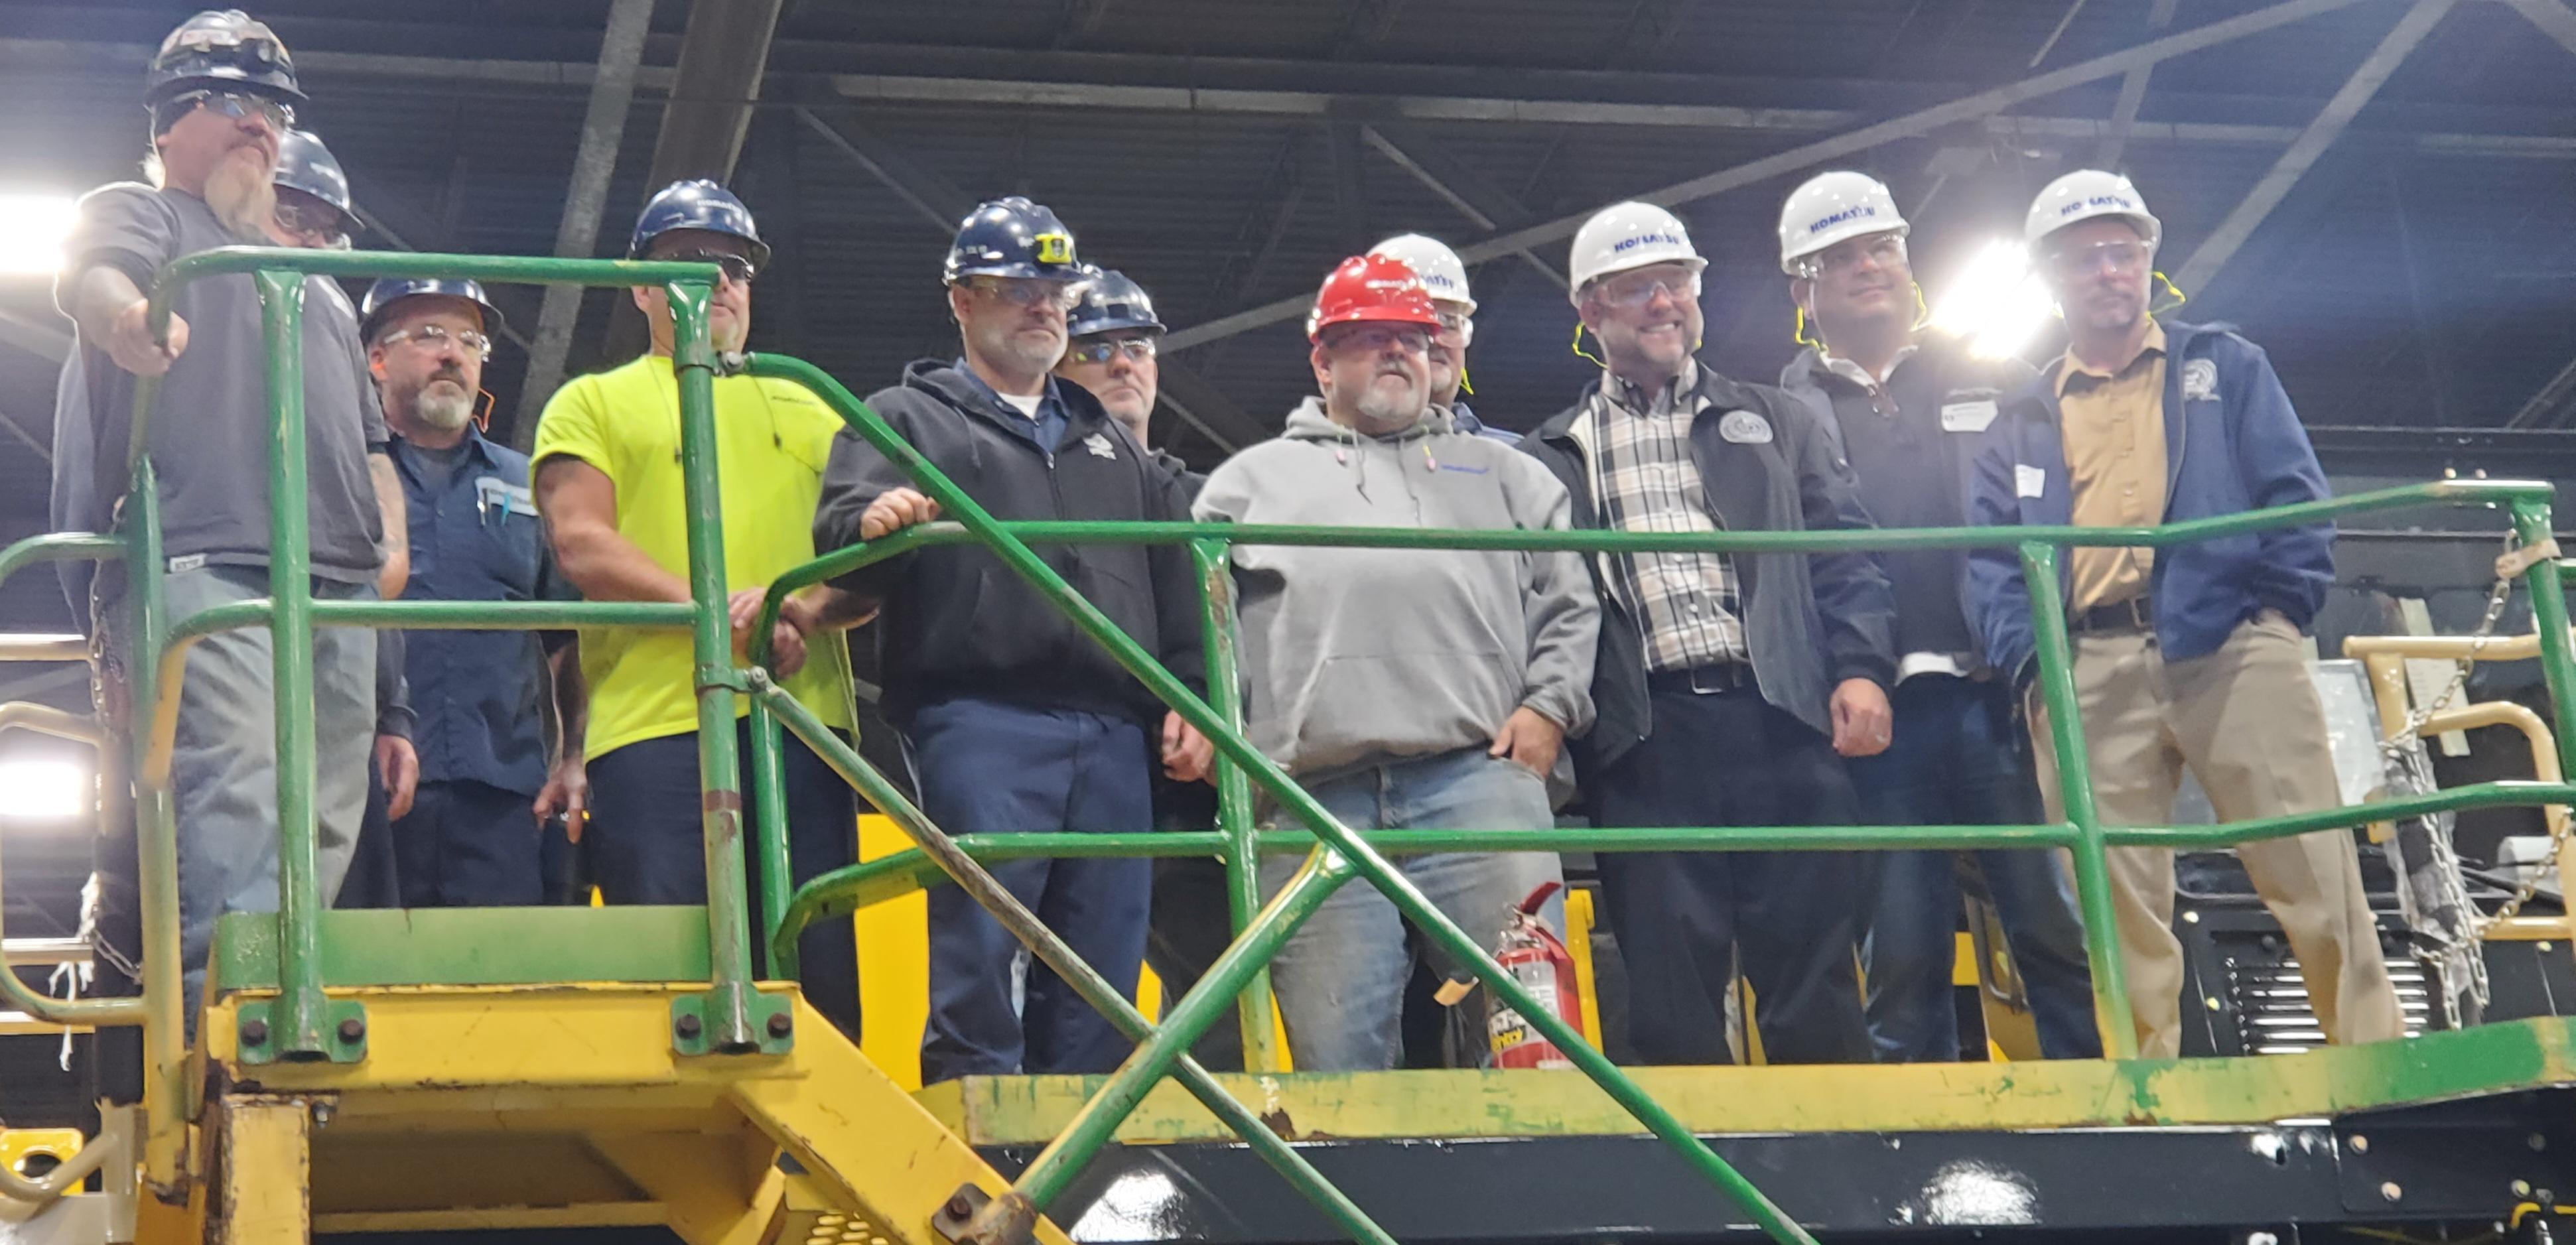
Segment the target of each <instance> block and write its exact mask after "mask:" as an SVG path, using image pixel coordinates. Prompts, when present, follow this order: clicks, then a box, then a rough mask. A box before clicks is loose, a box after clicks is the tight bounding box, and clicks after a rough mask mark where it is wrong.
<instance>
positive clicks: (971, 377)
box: [957, 359, 1073, 454]
mask: <svg viewBox="0 0 2576 1245" xmlns="http://www.w3.org/2000/svg"><path fill="white" fill-rule="evenodd" d="M957 374H958V375H960V376H963V377H965V378H966V383H968V384H970V385H973V386H975V388H976V390H977V391H978V392H980V393H982V394H983V395H984V399H985V400H986V401H988V402H991V403H992V404H993V409H994V410H996V411H998V412H1000V413H1002V414H1003V415H1005V416H1008V417H1009V424H1010V426H1011V427H1013V428H1016V429H1018V430H1020V431H1021V432H1023V433H1025V434H1027V436H1028V438H1029V440H1031V441H1034V442H1036V443H1037V447H1038V449H1039V450H1040V451H1041V452H1043V453H1047V454H1053V453H1055V443H1056V442H1058V441H1061V440H1063V439H1064V429H1065V425H1067V424H1069V423H1071V422H1073V418H1072V416H1070V415H1067V414H1066V413H1065V410H1064V399H1063V398H1062V397H1061V396H1059V395H1058V394H1057V393H1056V391H1055V376H1054V375H1053V374H1049V375H1048V376H1047V378H1046V395H1045V396H1044V397H1041V398H1039V399H1038V413H1037V414H1036V416H1034V417H1031V416H1028V415H1022V414H1020V408H1018V407H1016V406H1013V405H1011V404H1010V403H1009V402H1007V401H1005V400H1004V399H1003V397H1002V393H1001V391H1000V390H998V389H995V388H993V387H992V386H991V385H988V384H986V383H984V378H983V377H981V376H977V375H976V374H975V369H973V368H971V367H968V366H966V361H965V360H964V359H959V360H958V361H957Z"/></svg>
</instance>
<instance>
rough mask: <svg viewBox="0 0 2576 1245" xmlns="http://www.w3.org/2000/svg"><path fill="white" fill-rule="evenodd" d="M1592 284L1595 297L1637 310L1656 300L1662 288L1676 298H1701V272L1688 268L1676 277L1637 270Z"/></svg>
mask: <svg viewBox="0 0 2576 1245" xmlns="http://www.w3.org/2000/svg"><path fill="white" fill-rule="evenodd" d="M1592 288H1593V289H1594V290H1595V291H1597V293H1596V294H1595V297H1597V298H1599V299H1600V300H1601V301H1602V302H1605V303H1608V304H1609V305H1611V306H1613V307H1622V308H1627V309H1630V310H1634V309H1635V308H1638V307H1643V306H1645V305H1646V304H1648V303H1651V302H1653V301H1655V293H1656V291H1659V290H1660V291H1662V292H1663V293H1665V294H1669V295H1671V296H1672V297H1674V298H1677V299H1696V298H1698V297H1699V274H1698V273H1696V272H1686V273H1683V274H1682V275H1681V276H1680V277H1679V278H1675V277H1673V276H1672V275H1670V274H1668V273H1660V272H1651V271H1649V272H1636V273H1629V274H1627V275H1624V276H1617V277H1611V278H1609V279H1608V280H1605V281H1602V282H1601V283H1599V284H1598V285H1595V286H1593V287H1592Z"/></svg>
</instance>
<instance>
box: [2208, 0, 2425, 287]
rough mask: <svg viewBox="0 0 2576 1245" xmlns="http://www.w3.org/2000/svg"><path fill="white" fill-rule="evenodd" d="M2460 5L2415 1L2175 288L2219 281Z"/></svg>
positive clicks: (2222, 225)
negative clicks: (2248, 242)
mask: <svg viewBox="0 0 2576 1245" xmlns="http://www.w3.org/2000/svg"><path fill="white" fill-rule="evenodd" d="M2457 2H2458V0H2415V3H2414V4H2413V5H2412V6H2410V7H2409V8H2408V9H2407V10H2406V12H2405V13H2404V14H2403V15H2401V16H2399V17H2398V19H2397V24H2396V25H2395V26H2393V27H2390V28H2389V31H2388V34H2387V35H2386V37H2384V38H2382V39H2381V40H2380V41H2379V46H2378V47H2376V48H2373V49H2372V50H2371V53H2370V55H2369V56H2367V57H2365V58H2363V60H2362V62H2361V65H2360V66H2359V67H2358V68H2356V69H2354V70H2353V71H2352V76H2351V77H2349V78H2346V79H2345V80H2344V84H2343V85H2342V86H2341V87H2339V88H2337V89H2336V90H2335V93H2334V95H2333V97H2332V98H2330V99H2328V100H2327V101H2326V106H2325V107H2324V108H2322V109H2319V110H2318V112H2317V119H2316V120H2314V121H2311V122H2309V123H2308V128H2307V129H2306V130H2305V131H2304V132H2302V133H2301V134H2300V135H2299V137H2298V140H2297V141H2296V142H2293V143H2291V144H2290V148H2289V150H2287V151H2284V152H2282V153H2281V158H2280V159H2278V160H2275V161H2273V162H2272V167H2271V168H2270V169H2269V170H2267V171H2266V172H2265V173H2264V174H2263V176H2262V177H2261V178H2260V179H2259V180H2257V181H2256V182H2255V183H2254V188H2253V189H2252V190H2249V191H2247V192H2246V193H2245V198H2244V199H2243V200H2242V201H2241V202H2239V203H2238V204H2237V205H2236V207H2235V208H2234V210H2232V211H2230V212H2228V214H2227V217H2226V219H2224V220H2221V221H2220V222H2218V227H2217V228H2216V229H2213V230H2211V231H2210V233H2209V236H2208V237H2206V238H2204V239H2202V240H2201V243H2200V246H2199V247H2198V249H2195V250H2194V251H2192V253H2191V258H2189V259H2187V260H2184V261H2183V265H2182V267H2181V268H2180V269H2179V270H2177V271H2176V272H2175V273H2174V283H2175V284H2177V285H2179V286H2181V287H2182V288H2183V289H2185V290H2196V289H2200V288H2201V287H2203V286H2205V285H2207V284H2208V283H2209V279H2210V278H2211V277H2212V276H2215V275H2217V273H2218V270H2219V269H2221V268H2224V267H2226V266H2227V261H2228V259H2229V258H2231V257H2233V256H2234V255H2235V254H2236V249H2237V248H2238V247H2241V246H2243V245H2245V240H2246V239H2247V238H2250V237H2253V236H2254V231H2255V229H2257V228H2258V227H2260V226H2261V225H2262V223H2263V218H2264V217H2266V216H2269V215H2271V214H2272V209H2273V208H2276V207H2279V206H2280V205H2281V200H2283V199H2286V198H2288V197H2289V195H2290V190H2291V189H2292V188H2293V187H2295V186H2297V185H2298V184H2299V179H2300V178H2302V177H2305V176H2307V172H2308V170H2309V169H2310V168H2311V167H2313V166H2314V165H2315V164H2316V162H2317V157H2319V156H2322V155H2324V154H2325V151H2326V148H2328V147H2330V146H2333V145H2334V141H2335V139H2337V138H2340V137H2342V135H2343V131H2344V127H2345V126H2348V125H2350V124H2352V119H2353V118H2354V117H2356V116H2358V115H2360V113H2361V109H2362V106H2363V105H2365V104H2368V103H2369V102H2370V97H2371V96H2374V95H2377V94H2378V93H2379V88H2380V87H2382V86H2384V85H2386V84H2387V82H2388V79H2389V76H2390V75H2392V74H2394V73H2396V72H2397V67H2398V66H2400V65H2402V64H2405V63H2406V57H2407V56H2408V55H2409V54H2410V53H2412V52H2414V50H2415V49H2416V48H2417V47H2418V46H2420V45H2421V44H2422V43H2423V42H2424V39H2425V36H2427V35H2430V34H2432V33H2433V28H2434V27H2435V26H2438V25H2440V24H2441V22H2442V19H2443V18H2444V17H2445V16H2447V15H2448V14H2449V13H2450V11H2451V6H2452V5H2454V4H2456V3H2457Z"/></svg>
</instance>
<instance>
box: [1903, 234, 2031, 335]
mask: <svg viewBox="0 0 2576 1245" xmlns="http://www.w3.org/2000/svg"><path fill="white" fill-rule="evenodd" d="M2056 309H2057V303H2056V300H2055V299H2053V298H2051V297H2050V296H2049V293H2048V287H2047V286H2046V285H2045V284H2043V283H2041V281H2040V279H2039V274H2038V273H2036V272H2033V271H2031V268H2030V256H2029V254H2028V252H2026V251H2024V250H2023V249H2022V246H2021V244H2020V243H2017V242H2010V241H2006V240H2004V239H2001V238H1997V239H1995V240H1994V241H1992V242H1989V243H1987V244H1986V245H1985V246H1983V247H1981V248H1979V249H1978V251H1977V253H1976V254H1974V255H1972V256H1970V257H1969V258H1968V262H1967V263H1966V264H1964V265H1962V266H1961V267H1960V268H1959V270H1958V272H1956V273H1954V274H1952V276H1951V278H1950V280H1949V281H1948V282H1946V283H1945V284H1944V285H1943V286H1942V289H1941V298H1940V301H1939V302H1937V303H1935V304H1934V305H1933V308H1932V327H1933V328H1934V329H1936V330H1938V331H1940V332H1942V333H1946V334H1949V335H1950V336H1953V337H1957V338H1961V339H1963V340H1965V341H1966V342H1967V344H1968V353H1970V354H1972V355H1975V356H1977V357H1978V358H1982V359H2000V358H2002V357H2004V356H2006V355H2013V354H2019V353H2021V350H2022V348H2023V347H2025V346H2028V345H2029V344H2030V342H2031V339H2032V338H2034V337H2037V336H2038V335H2039V330H2040V329H2041V327H2042V326H2044V325H2046V324H2047V323H2048V318H2049V316H2051V315H2052V314H2054V313H2055V312H2056Z"/></svg>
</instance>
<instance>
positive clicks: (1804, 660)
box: [1521, 364, 1896, 784]
mask: <svg viewBox="0 0 2576 1245" xmlns="http://www.w3.org/2000/svg"><path fill="white" fill-rule="evenodd" d="M1600 384H1601V382H1600V381H1598V380H1595V381H1593V382H1592V384H1590V385H1588V386H1586V387H1585V388H1584V391H1583V396H1582V397H1580V398H1578V399H1576V400H1575V403H1574V405H1573V406H1572V407H1569V408H1567V409H1566V410H1564V411H1561V412H1559V413H1557V415H1556V416H1555V417H1554V418H1552V419H1549V420H1548V421H1547V422H1546V423H1544V424H1541V425H1539V427H1538V431H1536V432H1533V433H1531V434H1530V435H1529V436H1528V437H1527V438H1524V439H1523V440H1522V441H1521V450H1522V452H1523V453H1526V454H1529V455H1530V456H1532V457H1534V458H1536V459H1538V460H1539V461H1540V462H1542V463H1545V464H1547V468H1548V470H1550V471H1552V472H1554V473H1556V478H1557V480H1558V481H1560V482H1561V483H1563V484H1564V485H1565V491H1566V492H1567V493H1568V494H1570V495H1571V496H1572V497H1573V499H1574V526H1575V527H1577V528H1599V527H1602V526H1604V524H1603V523H1602V520H1601V509H1600V506H1599V504H1598V502H1597V501H1596V500H1595V498H1594V496H1593V491H1592V468H1591V464H1590V461H1589V460H1588V459H1587V458H1585V456H1584V450H1583V446H1582V444H1581V443H1580V442H1578V441H1576V440H1575V439H1574V431H1573V429H1574V423H1575V421H1576V420H1577V419H1579V418H1581V416H1582V414H1583V410H1584V408H1585V407H1586V406H1587V405H1589V404H1590V402H1591V400H1592V395H1593V393H1594V392H1595V391H1596V390H1598V389H1599V388H1600ZM1699 392H1700V393H1702V394H1704V395H1706V396H1707V397H1708V399H1709V405H1708V407H1707V409H1705V410H1703V411H1701V412H1700V414H1699V417H1698V418H1697V419H1695V420H1693V421H1692V423H1691V434H1690V446H1691V455H1692V457H1693V458H1694V459H1695V460H1696V461H1697V463H1698V465H1699V474H1700V482H1701V485H1702V486H1703V487H1704V488H1705V489H1706V490H1707V493H1708V505H1709V510H1710V512H1711V513H1712V514H1714V515H1715V516H1716V517H1717V518H1718V520H1719V521H1720V523H1721V524H1722V525H1723V526H1724V527H1726V528H1727V529H1729V530H1732V531H1739V532H1755V531H1790V532H1794V531H1821V530H1826V529H1832V528H1866V527H1870V526H1873V525H1872V524H1871V523H1870V520H1869V514H1868V512H1866V511H1865V510H1863V509H1862V508H1861V504H1860V496H1859V492H1858V488H1857V482H1856V481H1854V480H1853V478H1852V474H1851V468H1850V466H1849V465H1848V464H1846V463H1845V462H1844V461H1843V459H1842V457H1841V455H1839V454H1837V453H1835V452H1834V449H1833V445H1832V442H1831V440H1830V439H1829V437H1828V435H1827V434H1826V432H1825V431H1824V429H1823V428H1821V427H1819V426H1818V425H1817V422H1816V421H1817V416H1816V414H1815V412H1814V411H1813V410H1811V409H1810V408H1809V407H1808V406H1807V404H1806V403H1804V402H1802V401H1799V400H1798V399H1796V398H1792V397H1790V396H1789V395H1787V394H1785V393H1782V392H1780V391H1779V390H1777V389H1774V388H1771V387H1770V386H1768V385H1747V384H1744V383H1742V382H1739V381H1734V380H1730V379H1728V378H1726V377H1724V376H1720V375H1718V374H1717V372H1716V371H1714V370H1712V369H1711V368H1709V367H1708V366H1707V365H1706V364H1702V365H1701V366H1700V369H1699ZM1730 411H1751V412H1753V413H1754V414H1756V415H1759V416H1761V417H1762V418H1763V420H1764V421H1765V422H1767V423H1768V424H1770V426H1771V428H1772V429H1773V433H1774V435H1773V436H1772V437H1771V439H1770V440H1769V441H1766V442H1762V443H1758V444H1735V443H1730V442H1728V441H1726V440H1725V439H1724V438H1722V437H1720V436H1719V435H1718V422H1719V421H1720V420H1721V419H1723V418H1724V417H1725V416H1726V414H1727V413H1728V412H1730ZM1729 556H1730V557H1731V558H1732V559H1733V561H1734V563H1735V570H1736V575H1737V576H1738V578H1739V580H1740V584H1739V587H1740V588H1741V591H1742V602H1741V603H1742V606H1743V612H1744V619H1743V621H1744V636H1745V643H1746V644H1747V645H1748V646H1749V647H1750V648H1751V650H1752V655H1753V678H1754V682H1755V684H1756V685H1757V686H1759V687H1760V688H1761V690H1762V698H1763V699H1765V700H1767V701H1769V702H1771V703H1772V704H1774V705H1776V706H1778V707H1780V708H1781V709H1783V710H1786V711H1787V712H1789V713H1791V714H1793V715H1795V716H1796V717H1797V718H1798V719H1799V720H1800V721H1802V722H1805V723H1806V724H1807V725H1809V726H1811V727H1814V728H1815V729H1816V731H1817V732H1818V733H1820V734H1824V735H1831V734H1833V725H1832V720H1831V717H1830V715H1829V713H1828V711H1827V708H1826V706H1827V702H1828V701H1830V700H1831V699H1832V697H1833V689H1834V686H1835V685H1836V684H1838V683H1840V682H1842V681H1843V680H1845V679H1854V678H1860V679H1869V680H1871V681H1873V682H1876V683H1877V684H1879V685H1880V686H1882V687H1892V686H1894V685H1895V683H1896V653H1895V639H1894V632H1895V624H1896V601H1895V598H1894V597H1893V596H1891V595H1890V594H1889V592H1888V587H1887V576H1886V575H1885V574H1883V573H1882V572H1881V571H1880V570H1879V567H1878V562H1877V560H1876V559H1875V558H1873V557H1872V556H1871V555H1869V554H1867V553H1819V554H1795V553H1759V554H1741V553H1739V554H1731V555H1729ZM1584 565H1585V566H1587V567H1590V568H1591V570H1592V587H1593V590H1594V591H1596V592H1598V593H1600V594H1601V651H1600V655H1599V657H1598V658H1597V659H1596V660H1595V662H1594V663H1593V673H1592V703H1593V707H1594V710H1595V712H1596V713H1597V714H1598V717H1597V718H1596V719H1595V720H1594V722H1593V725H1592V730H1591V732H1590V733H1589V734H1587V735H1585V736H1583V737H1582V738H1580V739H1573V740H1568V741H1567V746H1568V747H1569V748H1571V749H1572V750H1573V752H1574V765H1575V774H1576V778H1577V780H1578V781H1579V782H1582V783H1585V784H1590V783H1594V782H1598V781H1600V778H1599V776H1600V775H1601V774H1602V772H1603V771H1605V770H1606V769H1607V768H1608V767H1609V766H1610V765H1612V764H1613V763H1615V762H1616V761H1617V760H1618V759H1619V758H1620V757H1621V756H1622V755H1624V754H1626V752H1627V751H1628V749H1630V748H1632V747H1635V746H1636V745H1637V744H1638V743H1639V742H1640V741H1642V740H1644V739H1645V738H1646V736H1647V735H1648V734H1650V733H1652V732H1653V730H1654V721H1653V717H1652V714H1651V713H1650V711H1649V698H1648V696H1647V691H1646V647H1645V636H1644V635H1643V633H1642V632H1641V631H1640V630H1639V625H1638V620H1637V617H1636V615H1635V614H1633V613H1631V612H1630V611H1629V608H1628V605H1627V603H1626V602H1624V601H1621V600H1620V599H1619V594H1618V593H1617V592H1616V591H1614V590H1613V589H1612V588H1611V586H1610V585H1608V584H1605V583H1603V582H1602V580H1601V560H1600V559H1599V558H1585V559H1584Z"/></svg>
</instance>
